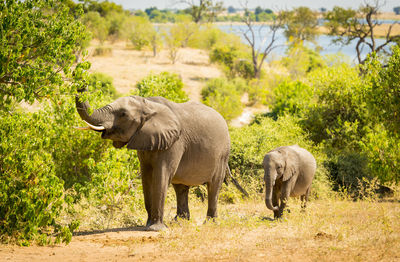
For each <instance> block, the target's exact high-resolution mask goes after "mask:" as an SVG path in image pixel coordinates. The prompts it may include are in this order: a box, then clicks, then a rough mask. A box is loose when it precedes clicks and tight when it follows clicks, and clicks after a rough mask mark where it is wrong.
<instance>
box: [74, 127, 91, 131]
mask: <svg viewBox="0 0 400 262" xmlns="http://www.w3.org/2000/svg"><path fill="white" fill-rule="evenodd" d="M73 128H75V129H78V130H89V129H90V127H88V126H84V127H82V126H73Z"/></svg>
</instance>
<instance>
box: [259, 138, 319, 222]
mask: <svg viewBox="0 0 400 262" xmlns="http://www.w3.org/2000/svg"><path fill="white" fill-rule="evenodd" d="M263 167H264V182H265V204H266V205H267V207H268V209H270V210H273V211H274V217H275V218H279V217H281V216H282V213H283V210H284V208H285V206H286V203H287V200H288V199H289V197H296V196H301V200H302V207H303V208H305V207H306V203H307V201H308V195H309V192H310V189H311V183H312V180H313V178H314V174H315V170H316V168H317V164H316V162H315V158H314V157H313V155H312V154H311V153H310V152H308V151H307V150H305V149H304V148H301V147H299V146H297V145H293V146H282V147H278V148H276V149H274V150H272V151H270V152H268V153H267V154H266V155H265V157H264V161H263Z"/></svg>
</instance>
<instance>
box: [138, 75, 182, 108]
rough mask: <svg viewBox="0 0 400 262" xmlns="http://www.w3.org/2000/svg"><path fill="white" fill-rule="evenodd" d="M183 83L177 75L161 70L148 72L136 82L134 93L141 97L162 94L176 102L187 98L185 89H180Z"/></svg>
mask: <svg viewBox="0 0 400 262" xmlns="http://www.w3.org/2000/svg"><path fill="white" fill-rule="evenodd" d="M182 88H183V83H182V80H181V79H180V78H179V76H178V75H176V74H173V73H168V72H162V73H160V74H158V75H155V74H150V75H149V76H147V77H145V78H143V79H142V80H141V81H140V82H139V83H137V84H136V90H135V91H134V92H133V94H134V95H139V96H143V97H149V96H162V97H165V98H167V99H170V100H172V101H174V102H176V103H183V102H186V101H188V100H189V98H188V96H187V94H186V93H185V91H183V90H182Z"/></svg>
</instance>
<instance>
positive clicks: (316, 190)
mask: <svg viewBox="0 0 400 262" xmlns="http://www.w3.org/2000/svg"><path fill="white" fill-rule="evenodd" d="M297 121H298V119H296V118H294V117H292V116H289V115H286V116H282V117H279V118H278V120H276V121H275V120H273V119H272V118H265V117H257V118H256V120H255V122H254V123H253V124H251V125H250V126H245V127H242V128H231V130H230V135H231V141H232V143H231V144H232V145H231V154H230V159H229V166H230V167H231V169H235V170H236V171H237V172H238V173H239V174H240V177H241V180H243V181H244V182H245V184H246V185H249V184H250V185H252V184H254V181H255V182H256V183H255V188H254V190H256V191H257V192H261V191H262V189H263V173H264V171H263V168H262V162H263V158H264V156H265V154H266V153H267V152H269V151H270V150H272V149H274V148H276V147H279V146H284V145H293V144H297V145H299V146H301V147H303V148H306V149H307V150H309V151H310V152H311V153H312V154H313V155H314V157H315V158H316V160H317V166H318V168H317V174H316V177H315V179H314V182H313V194H314V196H316V197H326V196H328V195H329V194H330V192H331V185H330V182H329V179H328V175H327V172H326V170H325V168H324V165H323V163H324V161H325V160H326V155H325V154H324V153H323V151H322V149H321V148H320V147H315V146H313V145H312V143H311V142H310V141H309V140H308V139H307V136H306V134H305V132H304V131H303V130H302V129H301V127H300V125H299V124H298V122H297ZM246 189H247V188H246Z"/></svg>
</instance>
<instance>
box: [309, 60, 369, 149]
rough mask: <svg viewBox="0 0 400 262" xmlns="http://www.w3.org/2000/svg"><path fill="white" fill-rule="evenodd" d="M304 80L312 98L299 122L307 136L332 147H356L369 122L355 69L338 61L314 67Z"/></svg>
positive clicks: (359, 78) (363, 85)
mask: <svg viewBox="0 0 400 262" xmlns="http://www.w3.org/2000/svg"><path fill="white" fill-rule="evenodd" d="M308 81H309V82H310V85H311V87H312V88H313V89H314V90H315V96H316V101H315V103H313V104H312V105H310V106H309V107H308V108H307V109H306V110H305V111H304V115H305V116H306V117H305V118H304V121H303V122H302V123H303V126H304V127H305V128H306V130H308V131H309V132H310V137H311V139H312V140H313V141H314V142H315V143H321V142H322V141H324V143H325V144H327V145H329V146H331V147H333V148H336V149H344V148H345V149H346V150H352V149H354V150H356V149H358V148H359V146H358V141H359V140H360V139H361V138H362V137H364V135H365V134H366V132H367V131H368V128H369V126H370V124H371V123H370V120H369V112H368V108H367V104H366V102H365V99H364V95H363V94H364V91H365V88H366V86H365V83H364V82H363V80H362V78H361V77H360V75H359V72H358V70H357V69H356V68H351V67H350V66H348V65H345V64H342V65H340V66H337V67H332V68H326V69H321V70H316V71H314V72H313V73H310V75H309V77H308Z"/></svg>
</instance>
